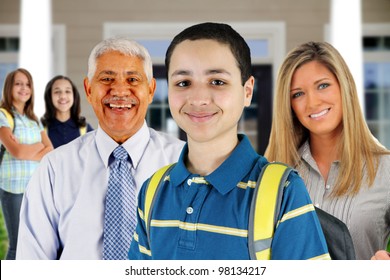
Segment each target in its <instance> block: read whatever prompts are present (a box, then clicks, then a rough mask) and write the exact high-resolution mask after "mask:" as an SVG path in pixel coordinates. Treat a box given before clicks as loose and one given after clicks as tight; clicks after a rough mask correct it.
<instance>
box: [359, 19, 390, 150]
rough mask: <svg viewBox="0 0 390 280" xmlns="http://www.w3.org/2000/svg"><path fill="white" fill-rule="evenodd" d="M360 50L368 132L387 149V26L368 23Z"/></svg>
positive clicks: (389, 102) (389, 43) (389, 61)
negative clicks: (362, 52)
mask: <svg viewBox="0 0 390 280" xmlns="http://www.w3.org/2000/svg"><path fill="white" fill-rule="evenodd" d="M367 29H368V30H367ZM363 50H364V97H365V108H364V109H365V115H366V120H367V124H368V126H369V128H370V130H371V133H372V134H373V135H374V136H375V137H376V138H377V139H378V140H379V141H380V142H381V143H382V144H383V145H385V146H386V147H387V148H388V149H389V148H390V25H369V26H368V27H367V28H366V30H365V34H364V37H363Z"/></svg>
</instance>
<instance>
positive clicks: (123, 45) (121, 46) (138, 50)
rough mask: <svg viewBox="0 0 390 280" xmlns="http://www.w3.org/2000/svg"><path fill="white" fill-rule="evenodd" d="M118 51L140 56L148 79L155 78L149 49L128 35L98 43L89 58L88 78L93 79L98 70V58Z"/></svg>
mask: <svg viewBox="0 0 390 280" xmlns="http://www.w3.org/2000/svg"><path fill="white" fill-rule="evenodd" d="M110 51H117V52H119V53H121V54H123V55H127V56H136V57H139V58H140V59H141V60H142V61H143V62H144V71H145V74H146V77H147V79H148V81H149V82H150V81H151V80H152V78H153V65H152V59H151V57H150V54H149V52H148V51H147V49H146V48H145V47H144V46H142V45H140V44H139V43H137V42H136V41H134V40H131V39H130V38H127V37H113V38H109V39H105V40H103V41H101V42H100V43H99V44H97V45H96V46H95V47H94V48H93V49H92V51H91V54H90V55H89V59H88V79H89V80H90V81H91V80H92V78H93V76H94V75H95V71H96V60H97V59H98V58H99V57H100V56H101V55H103V54H105V53H107V52H110Z"/></svg>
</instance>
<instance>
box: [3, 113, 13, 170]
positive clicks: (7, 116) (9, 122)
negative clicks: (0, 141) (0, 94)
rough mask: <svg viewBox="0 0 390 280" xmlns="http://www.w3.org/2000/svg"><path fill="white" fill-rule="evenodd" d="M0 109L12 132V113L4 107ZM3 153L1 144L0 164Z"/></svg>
mask: <svg viewBox="0 0 390 280" xmlns="http://www.w3.org/2000/svg"><path fill="white" fill-rule="evenodd" d="M0 111H1V112H3V113H4V115H5V117H6V118H7V121H8V124H9V126H10V128H11V130H12V133H13V132H14V131H15V122H14V118H13V117H12V115H11V114H10V113H9V112H8V111H7V110H6V109H5V108H0ZM4 153H5V147H4V145H1V148H0V164H1V162H2V161H3V157H4Z"/></svg>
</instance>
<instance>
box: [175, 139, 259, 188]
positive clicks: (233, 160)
mask: <svg viewBox="0 0 390 280" xmlns="http://www.w3.org/2000/svg"><path fill="white" fill-rule="evenodd" d="M238 139H239V141H240V142H239V144H238V145H237V146H236V148H235V149H234V150H233V152H232V153H231V155H230V156H229V157H228V158H227V159H226V160H225V161H224V162H223V163H222V164H221V165H220V166H219V167H218V168H217V169H216V170H215V171H214V172H213V173H211V174H209V175H207V176H204V178H205V180H206V181H207V182H209V183H210V184H211V185H212V186H213V187H215V188H216V189H217V190H218V192H220V193H221V194H223V195H224V194H226V193H228V192H229V191H231V190H232V189H233V188H235V187H236V186H237V185H238V183H239V182H241V180H242V179H243V178H244V177H245V176H246V175H247V174H248V173H249V172H250V171H251V170H252V168H253V165H254V164H255V162H257V161H258V159H259V157H260V156H259V155H258V154H257V153H256V151H255V150H254V149H253V148H252V145H251V143H250V141H249V139H248V137H247V136H245V135H238ZM187 154H188V146H187V144H186V145H185V146H184V148H183V150H182V153H181V155H180V158H179V160H178V163H177V164H176V166H175V167H174V168H173V169H172V171H171V174H170V180H171V182H172V184H173V185H174V186H179V185H181V184H182V183H183V182H184V181H185V180H186V179H187V178H188V177H189V176H190V175H192V174H191V173H190V172H189V171H188V170H187V168H186V166H185V158H186V156H187ZM233 170H234V172H233Z"/></svg>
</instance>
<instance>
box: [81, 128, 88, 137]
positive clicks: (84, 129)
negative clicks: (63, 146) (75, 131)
mask: <svg viewBox="0 0 390 280" xmlns="http://www.w3.org/2000/svg"><path fill="white" fill-rule="evenodd" d="M85 133H87V126H82V127H80V136H81V135H84V134H85Z"/></svg>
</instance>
